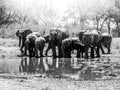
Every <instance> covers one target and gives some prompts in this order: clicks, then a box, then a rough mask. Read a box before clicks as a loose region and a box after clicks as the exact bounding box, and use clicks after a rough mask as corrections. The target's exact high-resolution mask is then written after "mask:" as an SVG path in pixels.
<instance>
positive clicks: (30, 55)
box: [29, 44, 32, 57]
mask: <svg viewBox="0 0 120 90" xmlns="http://www.w3.org/2000/svg"><path fill="white" fill-rule="evenodd" d="M29 57H32V50H31V46H30V44H29Z"/></svg>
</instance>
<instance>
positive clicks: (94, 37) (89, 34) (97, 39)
mask: <svg viewBox="0 0 120 90" xmlns="http://www.w3.org/2000/svg"><path fill="white" fill-rule="evenodd" d="M79 35H82V37H81V36H79V39H80V40H81V41H82V43H83V44H84V45H85V58H88V50H89V48H91V54H90V56H91V58H94V57H95V56H94V50H96V54H97V57H100V50H99V49H100V47H101V33H100V32H99V31H97V30H91V31H84V32H80V33H79Z"/></svg>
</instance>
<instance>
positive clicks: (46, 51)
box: [45, 45, 51, 56]
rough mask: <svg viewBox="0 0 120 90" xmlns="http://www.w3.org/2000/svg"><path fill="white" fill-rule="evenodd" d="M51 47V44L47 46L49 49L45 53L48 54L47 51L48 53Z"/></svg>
mask: <svg viewBox="0 0 120 90" xmlns="http://www.w3.org/2000/svg"><path fill="white" fill-rule="evenodd" d="M50 49H51V46H50V45H48V47H47V50H46V52H45V55H46V56H47V53H48V51H49V50H50Z"/></svg>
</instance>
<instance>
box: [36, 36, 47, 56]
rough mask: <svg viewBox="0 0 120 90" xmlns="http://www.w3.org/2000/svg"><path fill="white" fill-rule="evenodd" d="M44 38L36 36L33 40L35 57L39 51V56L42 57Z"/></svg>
mask: <svg viewBox="0 0 120 90" xmlns="http://www.w3.org/2000/svg"><path fill="white" fill-rule="evenodd" d="M45 42H46V40H45V38H43V37H38V38H36V40H35V49H36V55H35V56H36V57H38V56H39V54H38V52H39V53H40V57H43V50H44V46H45Z"/></svg>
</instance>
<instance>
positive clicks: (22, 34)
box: [16, 29, 32, 55]
mask: <svg viewBox="0 0 120 90" xmlns="http://www.w3.org/2000/svg"><path fill="white" fill-rule="evenodd" d="M30 33H32V31H31V29H25V30H18V31H17V32H16V36H17V37H18V38H19V47H20V51H21V53H22V55H27V50H26V46H25V41H26V37H27V35H29V34H30Z"/></svg>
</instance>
